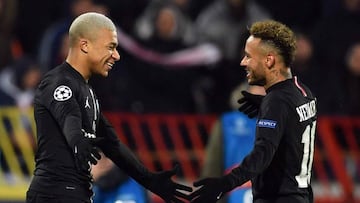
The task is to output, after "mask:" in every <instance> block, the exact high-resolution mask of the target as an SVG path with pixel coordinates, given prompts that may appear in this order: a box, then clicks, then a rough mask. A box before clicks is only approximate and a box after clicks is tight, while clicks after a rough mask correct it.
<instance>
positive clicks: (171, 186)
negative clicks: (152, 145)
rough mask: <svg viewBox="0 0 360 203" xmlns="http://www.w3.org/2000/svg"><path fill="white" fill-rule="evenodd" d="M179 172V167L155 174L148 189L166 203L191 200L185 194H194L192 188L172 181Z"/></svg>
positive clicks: (147, 185)
mask: <svg viewBox="0 0 360 203" xmlns="http://www.w3.org/2000/svg"><path fill="white" fill-rule="evenodd" d="M177 171H178V166H175V167H174V168H173V169H172V170H168V171H160V172H156V173H153V174H152V175H151V178H150V180H149V183H148V184H146V187H147V188H148V189H149V190H150V191H151V192H153V193H155V194H156V195H158V196H159V197H161V198H162V199H163V200H164V201H165V202H166V203H170V202H175V203H184V202H185V201H183V200H182V199H189V196H188V195H187V194H186V193H184V192H185V191H187V192H192V188H191V187H188V186H185V185H182V184H179V183H176V182H174V181H173V180H171V177H172V176H174V175H175V174H176V173H177Z"/></svg>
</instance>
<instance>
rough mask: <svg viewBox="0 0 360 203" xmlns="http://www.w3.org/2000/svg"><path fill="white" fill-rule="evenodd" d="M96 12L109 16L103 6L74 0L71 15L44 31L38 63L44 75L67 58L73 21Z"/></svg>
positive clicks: (71, 5)
mask: <svg viewBox="0 0 360 203" xmlns="http://www.w3.org/2000/svg"><path fill="white" fill-rule="evenodd" d="M89 11H94V12H98V13H102V14H105V15H106V14H107V12H108V11H107V8H106V7H105V6H104V5H101V4H95V3H94V2H93V0H73V1H72V2H71V3H70V7H69V15H67V16H65V17H64V18H61V20H58V21H55V22H53V23H51V24H50V25H49V27H47V28H46V29H45V30H44V33H43V35H42V38H41V41H40V45H39V51H38V53H37V54H38V61H39V63H40V64H41V67H42V68H44V69H43V70H42V72H43V73H45V72H47V71H48V70H49V68H52V67H56V66H57V65H59V64H60V63H61V62H62V61H63V60H64V59H65V57H66V55H67V50H68V36H67V35H68V29H69V27H70V23H71V22H72V20H73V19H74V18H75V17H77V16H79V15H80V14H83V13H85V12H89Z"/></svg>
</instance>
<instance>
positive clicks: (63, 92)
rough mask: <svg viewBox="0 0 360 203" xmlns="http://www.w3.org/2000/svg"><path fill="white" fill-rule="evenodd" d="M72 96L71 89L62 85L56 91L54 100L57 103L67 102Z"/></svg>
mask: <svg viewBox="0 0 360 203" xmlns="http://www.w3.org/2000/svg"><path fill="white" fill-rule="evenodd" d="M71 96H72V91H71V89H70V87H68V86H65V85H60V86H59V87H57V88H56V89H55V91H54V99H55V100H56V101H66V100H68V99H70V98H71Z"/></svg>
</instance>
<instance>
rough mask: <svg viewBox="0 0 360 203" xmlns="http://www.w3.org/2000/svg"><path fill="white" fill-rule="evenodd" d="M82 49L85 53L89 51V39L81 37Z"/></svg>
mask: <svg viewBox="0 0 360 203" xmlns="http://www.w3.org/2000/svg"><path fill="white" fill-rule="evenodd" d="M80 50H81V51H82V52H83V53H85V54H87V53H88V41H87V40H86V39H80Z"/></svg>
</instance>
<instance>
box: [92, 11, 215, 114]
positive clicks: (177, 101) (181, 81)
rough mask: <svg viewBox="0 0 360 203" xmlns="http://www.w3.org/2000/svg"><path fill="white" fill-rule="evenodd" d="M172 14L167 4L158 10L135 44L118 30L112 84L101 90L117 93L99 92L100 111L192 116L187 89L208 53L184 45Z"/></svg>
mask: <svg viewBox="0 0 360 203" xmlns="http://www.w3.org/2000/svg"><path fill="white" fill-rule="evenodd" d="M177 10H178V9H177V7H175V6H174V5H173V4H163V5H161V6H160V7H159V8H158V9H157V10H156V13H155V16H154V18H153V19H152V21H151V22H149V23H151V27H152V28H153V29H154V30H153V32H152V33H151V35H150V36H148V38H145V39H142V40H139V41H138V42H137V41H134V39H131V38H130V37H129V36H127V35H126V34H124V32H122V31H121V29H119V35H118V37H119V40H118V41H119V48H120V49H122V48H123V49H125V50H123V51H124V52H122V51H120V53H121V54H122V60H121V61H120V63H119V65H118V68H115V69H114V71H115V72H119V74H112V75H113V76H111V75H110V79H111V81H113V83H114V84H110V85H109V84H107V85H106V86H108V87H109V86H110V87H118V88H114V89H113V90H109V88H107V89H108V90H109V91H108V93H107V94H106V95H105V92H104V91H102V92H101V93H102V94H103V95H100V96H101V98H103V99H104V100H108V101H109V102H107V101H104V100H103V101H102V103H103V105H104V108H109V106H111V108H112V109H121V110H123V111H135V112H140V113H148V112H188V113H190V112H195V111H196V109H195V105H194V98H193V95H192V91H191V90H192V88H193V85H194V84H195V81H196V80H197V78H198V77H199V75H201V71H202V69H201V67H203V66H202V65H203V64H205V63H206V59H205V58H209V57H208V56H205V57H204V54H205V55H206V54H207V52H208V50H206V51H204V50H205V49H204V48H205V47H202V48H201V47H200V46H199V47H193V46H190V45H188V44H186V43H185V42H184V39H183V38H182V35H181V33H182V32H181V30H180V29H178V26H179V15H177V13H178V11H177ZM180 19H181V17H180ZM208 48H209V47H208ZM199 50H200V51H199ZM200 52H201V53H200ZM215 52H216V51H215ZM207 55H209V54H207ZM210 55H211V56H214V54H211V53H210ZM215 55H216V54H215ZM196 58H197V59H196ZM194 59H195V60H194ZM198 59H200V60H198ZM204 59H205V60H204ZM199 61H201V62H200V64H199V63H198V62H199ZM120 72H121V73H120ZM120 78H121V79H120ZM97 82H98V83H99V82H100V83H101V81H97ZM95 86H96V87H99V86H104V85H99V84H98V85H95ZM114 93H115V95H117V98H115V97H114V96H112V95H114ZM110 95H111V96H110ZM106 106H107V107H106Z"/></svg>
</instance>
